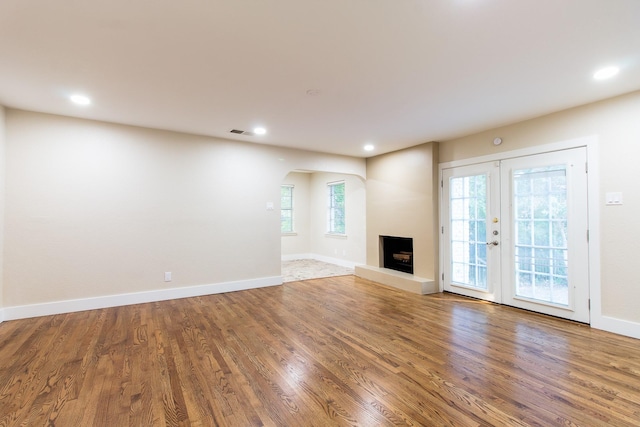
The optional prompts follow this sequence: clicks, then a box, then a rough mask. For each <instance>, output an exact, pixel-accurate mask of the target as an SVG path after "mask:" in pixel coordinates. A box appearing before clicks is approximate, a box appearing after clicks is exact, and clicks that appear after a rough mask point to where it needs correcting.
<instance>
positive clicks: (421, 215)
mask: <svg viewBox="0 0 640 427" xmlns="http://www.w3.org/2000/svg"><path fill="white" fill-rule="evenodd" d="M437 164H438V144H437V143H427V144H422V145H419V146H416V147H412V148H408V149H406V150H400V151H396V152H393V153H389V154H383V155H380V156H376V157H371V158H369V159H367V265H370V266H373V267H381V266H380V262H379V250H378V249H379V248H378V244H379V236H381V235H389V236H400V237H411V238H413V252H414V274H415V275H416V276H419V277H423V278H426V279H432V280H435V279H436V277H437V275H438V251H437V245H438V240H437V237H438V235H437V233H436V229H437V226H438V224H437V223H438V219H437V218H438V216H437V199H438V193H437V186H436V183H437V182H438V180H437V169H438V168H437Z"/></svg>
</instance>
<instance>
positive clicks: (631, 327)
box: [591, 316, 640, 339]
mask: <svg viewBox="0 0 640 427" xmlns="http://www.w3.org/2000/svg"><path fill="white" fill-rule="evenodd" d="M591 327H592V328H595V329H601V330H603V331H607V332H613V333H614V334H618V335H624V336H627V337H631V338H636V339H640V323H636V322H630V321H628V320H622V319H616V318H614V317H608V316H598V317H595V318H592V319H591Z"/></svg>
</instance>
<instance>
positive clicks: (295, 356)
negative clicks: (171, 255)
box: [0, 276, 640, 427]
mask: <svg viewBox="0 0 640 427" xmlns="http://www.w3.org/2000/svg"><path fill="white" fill-rule="evenodd" d="M0 344H1V347H0V426H19V425H20V426H109V427H113V426H332V425H337V426H342V425H344V426H347V425H348V426H390V425H401V426H404V425H407V426H487V425H499V426H529V425H531V426H553V425H562V426H638V425H640V341H638V340H634V339H631V338H625V337H621V336H617V335H613V334H609V333H605V332H602V331H597V330H592V329H590V328H589V327H588V326H585V325H580V324H576V323H571V322H567V321H563V320H558V319H554V318H549V317H545V316H541V315H536V314H532V313H528V312H525V311H520V310H517V309H512V308H509V307H502V306H496V305H493V304H490V303H485V302H480V301H475V300H470V299H466V298H463V297H458V296H455V295H451V294H435V295H428V296H419V295H414V294H409V293H404V292H401V291H398V290H395V289H391V288H387V287H383V286H379V285H375V284H373V283H371V282H368V281H365V280H362V279H358V278H355V277H354V276H343V277H335V278H328V279H317V280H309V281H305V282H292V283H287V284H285V285H283V286H277V287H271V288H263V289H255V290H249V291H242V292H233V293H227V294H219V295H211V296H206V297H197V298H188V299H181V300H173V301H167V302H159V303H151V304H140V305H133V306H127V307H118V308H110V309H103V310H94V311H86V312H80V313H72V314H64V315H56V316H48V317H40V318H34V319H25V320H17V321H8V322H4V323H2V324H0Z"/></svg>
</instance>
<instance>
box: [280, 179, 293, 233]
mask: <svg viewBox="0 0 640 427" xmlns="http://www.w3.org/2000/svg"><path fill="white" fill-rule="evenodd" d="M280 232H281V233H293V185H282V186H280Z"/></svg>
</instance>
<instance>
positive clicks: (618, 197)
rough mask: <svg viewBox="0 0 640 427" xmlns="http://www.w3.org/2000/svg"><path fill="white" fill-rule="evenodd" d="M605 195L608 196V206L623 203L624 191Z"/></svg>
mask: <svg viewBox="0 0 640 427" xmlns="http://www.w3.org/2000/svg"><path fill="white" fill-rule="evenodd" d="M605 197H606V200H607V205H608V206H612V205H621V204H622V193H620V192H617V193H607V194H606V195H605Z"/></svg>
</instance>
